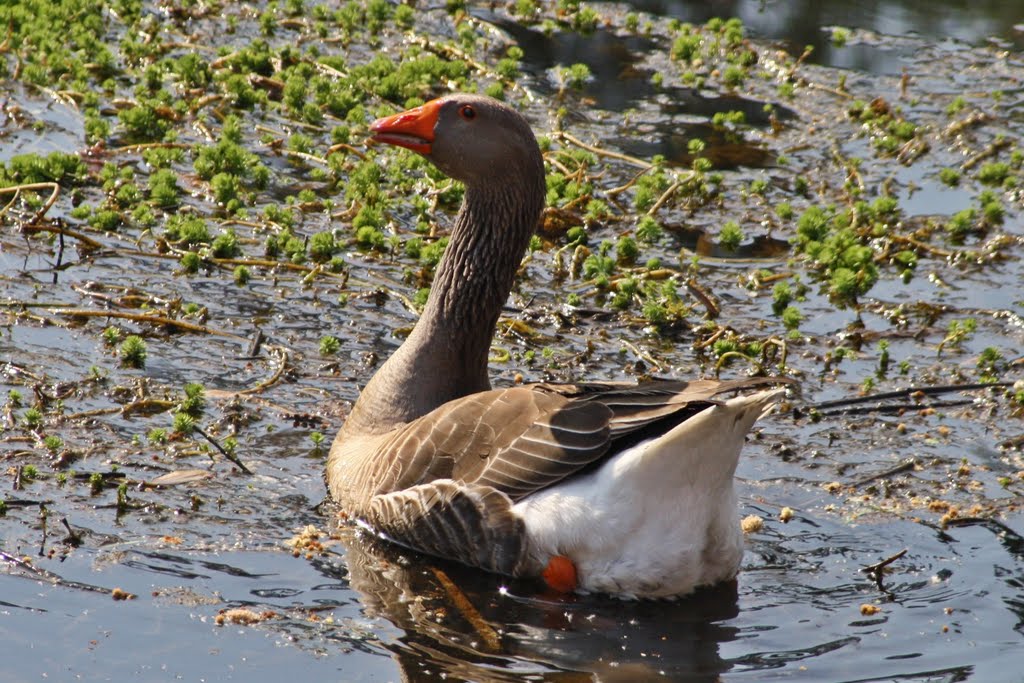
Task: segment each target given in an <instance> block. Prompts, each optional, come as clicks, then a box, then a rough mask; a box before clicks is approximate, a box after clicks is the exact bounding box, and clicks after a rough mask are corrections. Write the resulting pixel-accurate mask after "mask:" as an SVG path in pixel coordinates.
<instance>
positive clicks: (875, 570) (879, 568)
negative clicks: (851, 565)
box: [860, 548, 907, 591]
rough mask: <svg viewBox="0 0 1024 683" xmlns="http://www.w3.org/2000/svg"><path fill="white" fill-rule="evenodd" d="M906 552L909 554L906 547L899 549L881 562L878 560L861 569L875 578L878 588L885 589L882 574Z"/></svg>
mask: <svg viewBox="0 0 1024 683" xmlns="http://www.w3.org/2000/svg"><path fill="white" fill-rule="evenodd" d="M906 554H907V549H906V548H904V549H903V550H901V551H899V552H898V553H896V554H895V555H892V556H890V557H887V558H885V559H884V560H882V561H881V562H876V563H874V564H869V565H868V566H866V567H861V568H860V570H861V571H862V572H863V573H865V574H868V575H869V576H870V577H871V578H872V579H874V580H875V585H876V586H877V587H878V590H880V591H884V590H885V587H883V586H882V574H883V572H884V570H885V568H886V567H888V566H889V565H890V564H892V563H893V562H895V561H896V560H898V559H900V558H901V557H903V556H904V555H906Z"/></svg>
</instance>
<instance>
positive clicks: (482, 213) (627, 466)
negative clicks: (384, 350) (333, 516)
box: [327, 94, 788, 597]
mask: <svg viewBox="0 0 1024 683" xmlns="http://www.w3.org/2000/svg"><path fill="white" fill-rule="evenodd" d="M371 130H372V131H373V132H374V133H375V139H376V140H377V141H380V142H385V143H389V144H394V145H398V146H402V147H407V148H409V149H412V150H414V151H416V152H418V153H420V154H422V155H424V156H425V157H426V158H427V159H429V160H430V161H432V162H433V163H434V164H435V165H437V166H438V167H439V168H440V169H441V170H442V171H444V172H445V173H447V174H448V175H450V176H452V177H453V178H455V179H457V180H461V181H463V182H464V183H465V186H466V194H465V199H464V202H463V206H462V209H461V210H460V212H459V215H458V217H457V218H456V221H455V225H454V227H453V229H452V233H451V237H450V241H449V245H448V248H447V250H446V252H445V255H444V257H443V258H442V261H441V264H440V265H439V267H438V270H437V273H436V275H435V279H434V283H433V286H432V288H431V293H430V297H429V299H428V302H427V305H426V307H425V309H424V311H423V314H422V316H421V318H420V320H419V322H418V323H417V324H416V326H415V328H414V329H413V331H412V333H411V334H410V335H409V337H408V338H407V339H406V341H405V342H404V343H403V344H402V346H401V347H400V348H399V349H398V350H397V351H396V352H395V353H394V354H393V355H392V356H391V358H389V359H388V360H387V361H386V362H385V363H384V365H382V366H381V368H380V369H379V370H378V371H377V372H376V374H375V375H374V376H373V377H372V378H371V380H370V382H369V383H368V384H367V386H366V387H365V388H364V389H363V391H362V393H361V394H360V397H359V399H358V400H357V402H356V404H355V405H354V406H353V409H352V411H351V413H350V414H349V416H348V418H347V419H346V422H345V424H344V425H343V427H342V428H341V430H340V431H339V433H338V436H337V437H336V439H335V441H334V443H333V445H332V447H331V451H330V455H329V457H328V462H327V482H328V486H329V488H330V491H331V495H332V497H333V498H334V499H335V500H336V501H337V502H338V503H339V504H340V506H341V507H342V509H343V511H344V513H345V514H347V515H348V516H349V517H352V518H356V519H359V520H361V521H363V522H364V523H366V524H367V525H369V526H370V527H372V528H373V529H375V530H376V531H377V532H379V533H381V534H383V535H384V536H386V537H387V538H390V539H391V540H393V541H395V542H398V543H401V544H404V545H407V546H409V547H412V548H414V549H417V550H420V551H422V552H426V553H429V554H433V555H436V556H439V557H444V558H448V559H454V560H458V561H461V562H463V563H465V564H469V565H473V566H477V567H481V568H483V569H486V570H488V571H493V572H498V573H501V574H506V575H510V576H535V577H540V578H543V579H544V580H545V581H546V582H547V583H548V585H550V586H551V587H553V588H556V589H558V590H563V591H571V590H580V591H598V592H604V593H610V594H615V595H620V596H626V597H672V596H677V595H683V594H686V593H689V592H691V591H692V590H693V589H694V588H696V587H698V586H701V585H707V584H713V583H717V582H719V581H724V580H728V579H731V578H733V577H734V576H735V575H736V572H737V571H738V569H739V564H740V559H741V557H742V552H743V539H742V533H741V531H740V528H739V520H738V507H737V500H736V493H735V489H734V485H733V478H734V477H733V475H734V472H735V469H736V464H737V461H738V458H739V454H740V450H741V448H742V446H743V443H744V439H745V436H746V434H747V432H748V431H749V430H750V428H751V426H752V425H753V423H754V422H755V420H757V418H759V417H760V416H761V415H763V414H764V413H765V412H767V411H768V410H770V408H771V407H772V406H773V405H774V404H775V403H776V402H777V401H778V400H779V399H780V398H781V396H782V394H783V392H784V390H783V389H781V388H778V385H779V384H780V383H786V382H787V381H788V380H785V379H780V378H749V379H741V380H732V381H723V382H719V381H713V380H696V381H692V382H682V381H653V382H645V383H641V384H635V385H634V384H622V383H587V384H574V385H563V384H534V385H525V386H517V387H512V388H507V389H492V388H491V387H490V382H489V379H488V376H487V355H488V350H489V348H490V342H491V337H492V335H493V333H494V327H495V324H496V322H497V318H498V315H499V313H500V311H501V307H502V305H503V304H504V302H505V300H506V298H507V297H508V293H509V291H510V289H511V286H512V283H513V279H514V277H515V271H516V268H517V267H518V265H519V261H520V258H521V256H522V254H523V252H524V251H525V249H526V246H527V243H528V241H529V238H530V236H531V235H532V234H533V231H534V228H535V226H536V223H537V220H538V217H539V215H540V212H541V210H542V208H543V202H544V167H543V161H542V158H541V155H540V150H539V148H538V146H537V143H536V140H535V138H534V136H533V133H532V131H531V130H530V127H529V125H528V124H527V123H526V121H525V120H524V119H523V118H522V117H521V116H520V115H519V114H518V113H516V112H515V111H513V110H512V109H510V108H509V107H507V106H506V105H504V104H501V103H499V102H497V101H495V100H492V99H490V98H485V97H480V96H475V95H466V94H459V95H451V96H448V97H444V98H440V99H438V100H433V101H431V102H428V103H427V104H425V105H423V106H422V107H417V108H416V109H412V110H409V111H407V112H403V113H401V114H397V115H395V116H391V117H388V118H385V119H380V120H378V121H377V122H375V123H374V124H373V126H372V127H371ZM769 385H775V386H774V387H773V388H770V389H765V388H764V387H766V386H769ZM738 392H746V393H741V394H738ZM737 394H738V395H737Z"/></svg>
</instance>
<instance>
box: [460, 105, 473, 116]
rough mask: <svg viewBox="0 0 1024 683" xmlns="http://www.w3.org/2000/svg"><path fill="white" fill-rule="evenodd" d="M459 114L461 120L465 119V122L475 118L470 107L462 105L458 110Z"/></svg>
mask: <svg viewBox="0 0 1024 683" xmlns="http://www.w3.org/2000/svg"><path fill="white" fill-rule="evenodd" d="M459 114H460V115H461V116H462V118H464V119H467V120H471V119H473V118H474V117H475V116H476V110H475V109H473V107H472V106H470V105H468V104H464V105H462V107H461V108H460V109H459Z"/></svg>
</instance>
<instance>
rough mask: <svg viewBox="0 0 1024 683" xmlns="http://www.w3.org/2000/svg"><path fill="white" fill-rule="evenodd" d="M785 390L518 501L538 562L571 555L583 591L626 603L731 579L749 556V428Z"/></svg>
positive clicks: (709, 413)
mask: <svg viewBox="0 0 1024 683" xmlns="http://www.w3.org/2000/svg"><path fill="white" fill-rule="evenodd" d="M783 393H784V390H783V389H774V390H770V391H763V392H759V393H756V394H750V395H747V396H738V397H735V398H732V399H729V400H728V401H726V402H725V403H724V404H723V405H719V406H713V407H711V408H708V409H707V410H704V411H702V412H700V413H698V414H697V415H695V416H693V417H691V418H690V419H689V420H687V421H685V422H683V423H682V424H680V425H678V426H676V427H675V428H674V429H672V430H671V431H669V432H667V433H666V434H664V435H662V436H660V437H656V438H653V439H650V440H648V441H644V442H641V443H639V444H637V445H635V446H633V447H631V448H629V449H627V450H624V451H622V452H620V453H618V454H616V455H614V456H613V457H611V458H610V459H609V460H608V461H606V462H605V463H604V464H603V465H602V466H601V467H600V468H599V469H597V470H595V471H594V472H590V473H588V474H585V475H582V476H577V477H573V478H570V479H569V480H567V481H565V482H562V483H560V484H557V485H555V486H553V487H550V488H547V489H544V490H542V491H539V492H538V493H535V494H533V495H531V496H528V497H527V498H525V499H523V500H522V501H520V502H519V503H517V504H516V505H515V507H514V508H513V512H515V513H516V514H518V515H520V516H521V517H522V519H523V521H524V523H525V526H526V534H527V537H528V539H529V541H528V542H529V547H530V552H531V554H532V556H533V558H534V560H535V561H536V562H537V563H538V564H539V565H540V566H543V565H545V564H546V563H547V561H548V559H549V558H550V557H551V556H553V555H565V556H567V557H568V558H569V559H571V560H572V561H573V563H574V564H575V565H576V570H577V574H578V580H579V589H580V590H582V591H597V592H603V593H613V594H619V595H622V596H623V597H644V598H659V597H675V596H679V595H684V594H686V593H690V592H691V591H693V590H694V589H695V588H696V587H698V586H702V585H709V584H714V583H718V582H721V581H725V580H728V579H731V578H733V577H734V576H735V575H736V572H737V571H738V570H739V565H740V560H741V558H742V555H743V534H742V532H741V530H740V525H739V509H738V504H737V499H736V491H735V488H734V486H733V475H734V473H735V471H736V464H737V462H738V460H739V454H740V450H741V449H742V447H743V442H744V438H745V436H746V434H747V432H748V431H749V430H750V428H751V426H752V425H753V424H754V422H755V421H756V420H757V418H759V417H760V416H761V415H762V414H764V413H765V412H767V410H768V409H770V408H771V407H772V406H773V405H774V404H775V403H776V402H777V401H778V400H779V399H780V398H781V396H782V395H783Z"/></svg>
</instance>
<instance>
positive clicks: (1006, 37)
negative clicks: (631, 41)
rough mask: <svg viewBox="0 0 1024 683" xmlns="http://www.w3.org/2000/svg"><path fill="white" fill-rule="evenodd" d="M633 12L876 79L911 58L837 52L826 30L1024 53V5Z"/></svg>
mask: <svg viewBox="0 0 1024 683" xmlns="http://www.w3.org/2000/svg"><path fill="white" fill-rule="evenodd" d="M627 4H628V5H629V6H631V7H633V8H634V9H636V10H640V11H643V12H649V13H651V14H657V15H661V16H667V17H673V18H676V19H679V20H681V21H688V22H691V23H695V24H696V23H704V22H706V21H707V20H708V19H711V18H712V17H739V18H740V19H741V20H742V21H743V24H744V26H746V27H747V29H748V31H749V33H750V34H751V35H753V36H755V37H758V38H767V39H775V40H781V41H783V42H784V43H785V44H786V46H787V48H788V49H789V50H790V51H791V52H792V53H794V54H800V53H801V52H802V51H803V48H804V46H806V45H813V46H814V54H813V56H812V57H811V61H812V62H816V63H819V64H824V65H826V66H832V67H838V68H843V69H853V70H857V71H867V72H870V73H875V74H896V73H899V72H900V71H901V69H902V65H901V63H900V61H901V60H900V58H901V56H903V55H909V54H910V53H911V51H912V49H913V48H908V49H907V50H906V51H904V50H901V49H898V48H896V47H894V46H892V45H847V46H842V47H838V46H836V45H833V44H832V41H831V36H830V33H829V31H827V30H823V27H830V26H845V27H849V28H859V29H864V30H867V31H872V32H875V33H879V34H884V35H889V36H904V35H910V34H914V35H923V36H926V37H929V38H934V39H939V40H941V39H947V38H950V39H955V40H958V41H962V42H965V43H969V44H972V45H978V44H982V43H984V42H986V40H987V39H988V38H990V37H995V38H997V39H999V40H1000V41H1001V42H1003V43H1005V45H1006V46H1007V47H1012V48H1015V49H1022V48H1024V31H1022V30H1021V29H1020V25H1021V23H1022V22H1024V5H1021V3H1017V2H1003V1H1002V0H982V1H980V2H963V1H962V0H868V1H866V2H851V0H796V1H794V0H785V1H783V0H710V1H709V0H632V1H631V2H628V3H627Z"/></svg>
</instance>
